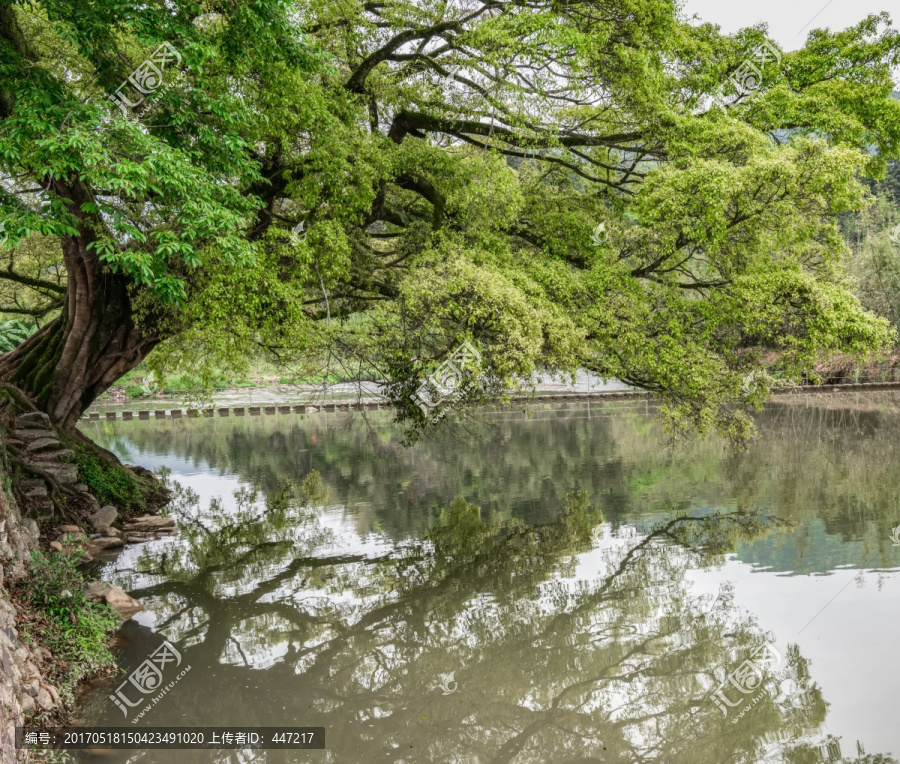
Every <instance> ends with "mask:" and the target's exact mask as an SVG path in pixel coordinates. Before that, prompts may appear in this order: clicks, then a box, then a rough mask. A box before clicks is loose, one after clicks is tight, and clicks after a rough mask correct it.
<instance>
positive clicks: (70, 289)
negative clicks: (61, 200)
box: [0, 187, 158, 431]
mask: <svg viewBox="0 0 900 764" xmlns="http://www.w3.org/2000/svg"><path fill="white" fill-rule="evenodd" d="M65 191H67V192H68V193H66V194H65V195H66V196H69V198H72V200H73V202H75V204H74V205H73V207H74V209H75V210H77V209H78V208H79V206H80V205H79V203H80V202H81V201H82V200H81V199H78V198H77V197H78V196H80V194H78V193H77V189H72V188H71V187H70V188H67V189H65ZM76 214H77V213H76ZM79 227H80V228H81V226H79ZM92 240H93V236H92V235H91V234H90V228H89V227H88V226H84V228H82V229H81V235H80V236H65V237H63V238H62V249H63V258H64V262H65V266H66V272H67V275H68V284H67V291H66V303H65V306H64V307H63V310H62V313H61V314H60V315H59V317H58V318H56V319H54V320H53V321H51V322H50V323H48V324H47V325H46V326H44V327H43V328H42V329H41V330H40V331H38V332H37V333H36V334H34V335H33V336H32V337H30V338H29V339H28V340H26V341H25V342H24V343H22V344H21V345H19V347H17V348H16V349H15V350H12V351H10V352H9V353H6V354H4V355H2V356H0V380H2V381H4V382H8V383H10V384H13V385H15V386H16V387H18V388H19V389H20V390H22V391H23V392H24V393H25V394H26V395H28V396H29V398H31V400H33V401H34V403H35V405H36V406H37V407H38V408H39V409H40V410H42V411H45V412H46V413H47V414H48V415H49V417H50V420H51V421H52V422H53V424H55V425H56V426H57V427H59V428H60V429H62V430H66V431H72V430H74V428H75V425H76V424H77V422H78V420H79V418H80V417H81V414H82V412H83V411H84V410H85V409H86V408H87V407H88V406H90V404H91V403H92V402H93V401H94V400H95V399H96V398H97V396H99V395H100V394H101V393H103V392H104V391H105V390H107V389H108V388H109V386H110V385H112V384H113V383H114V382H115V381H116V380H117V379H119V378H120V377H122V375H124V374H126V373H127V372H128V371H130V370H131V369H133V368H134V367H135V366H137V365H138V364H139V363H140V362H141V360H142V359H143V358H145V357H146V356H147V354H148V353H149V352H150V351H151V350H152V349H153V347H154V346H155V345H156V344H157V342H158V339H157V338H155V337H148V336H146V335H145V334H143V333H142V332H140V331H139V330H138V329H137V327H136V326H135V322H134V319H133V311H132V306H131V299H130V297H129V294H128V283H129V282H128V279H127V278H126V277H125V276H123V275H122V274H116V273H111V272H108V269H104V268H103V266H102V264H101V263H100V262H99V258H98V257H97V255H96V254H95V252H93V251H89V250H88V244H89V242H90V241H92Z"/></svg>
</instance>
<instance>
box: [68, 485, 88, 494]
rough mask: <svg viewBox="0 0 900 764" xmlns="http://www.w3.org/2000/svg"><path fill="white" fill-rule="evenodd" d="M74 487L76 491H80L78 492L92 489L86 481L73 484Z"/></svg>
mask: <svg viewBox="0 0 900 764" xmlns="http://www.w3.org/2000/svg"><path fill="white" fill-rule="evenodd" d="M72 487H73V488H74V489H75V490H76V491H78V493H90V490H91V489H90V488H88V487H87V485H85V484H84V483H75V485H73V486H72Z"/></svg>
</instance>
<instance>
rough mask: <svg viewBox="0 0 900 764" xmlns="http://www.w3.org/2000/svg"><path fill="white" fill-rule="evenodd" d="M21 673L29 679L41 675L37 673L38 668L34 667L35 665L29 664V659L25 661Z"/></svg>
mask: <svg viewBox="0 0 900 764" xmlns="http://www.w3.org/2000/svg"><path fill="white" fill-rule="evenodd" d="M22 673H23V674H25V676H29V677H40V675H41V672H40V671H38V667H37V666H35V665H34V664H33V663H32V662H31V659H30V658H28V659H26V661H25V671H23V672H22Z"/></svg>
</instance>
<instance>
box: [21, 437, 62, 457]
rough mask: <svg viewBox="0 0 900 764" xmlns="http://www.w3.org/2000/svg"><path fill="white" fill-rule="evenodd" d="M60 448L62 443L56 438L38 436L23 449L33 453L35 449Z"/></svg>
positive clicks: (53, 449) (48, 449) (50, 449)
mask: <svg viewBox="0 0 900 764" xmlns="http://www.w3.org/2000/svg"><path fill="white" fill-rule="evenodd" d="M61 448H62V443H60V442H59V441H58V440H57V439H56V438H38V439H37V440H33V441H31V443H29V444H28V445H27V446H26V447H25V451H26V452H28V453H30V454H33V453H36V452H37V451H56V450H58V449H61Z"/></svg>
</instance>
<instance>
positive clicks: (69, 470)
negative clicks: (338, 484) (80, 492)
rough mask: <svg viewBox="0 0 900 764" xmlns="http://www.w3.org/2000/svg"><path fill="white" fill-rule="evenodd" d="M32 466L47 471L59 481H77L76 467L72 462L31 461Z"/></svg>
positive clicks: (66, 482) (67, 482)
mask: <svg viewBox="0 0 900 764" xmlns="http://www.w3.org/2000/svg"><path fill="white" fill-rule="evenodd" d="M32 466H33V467H37V468H38V469H39V470H44V472H49V473H50V474H51V475H52V476H53V477H54V478H56V479H57V480H58V481H59V482H60V483H64V484H69V483H77V482H78V468H77V467H76V466H75V465H74V464H60V463H59V462H32Z"/></svg>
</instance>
